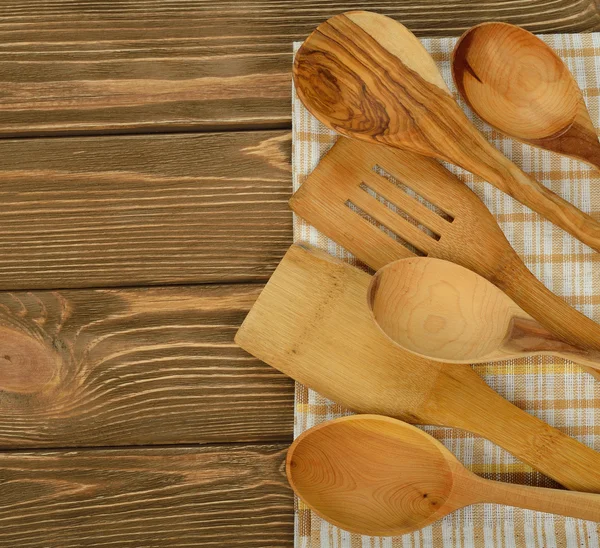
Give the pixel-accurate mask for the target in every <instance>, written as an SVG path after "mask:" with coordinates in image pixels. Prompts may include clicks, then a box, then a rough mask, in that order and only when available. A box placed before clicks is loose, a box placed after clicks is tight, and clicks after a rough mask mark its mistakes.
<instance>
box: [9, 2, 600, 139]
mask: <svg viewBox="0 0 600 548" xmlns="http://www.w3.org/2000/svg"><path fill="white" fill-rule="evenodd" d="M365 7H367V6H366V5H365V3H364V2H358V1H346V2H342V3H333V2H320V3H318V5H317V4H315V3H314V2H310V1H308V0H278V1H274V0H260V1H257V2H253V3H252V4H246V3H240V2H231V1H229V2H218V3H215V2H209V1H208V0H167V1H163V0H148V1H146V2H142V3H140V2H138V3H131V2H125V1H118V2H109V1H93V2H76V1H74V0H58V1H55V2H51V3H48V2H45V1H43V0H32V1H31V2H27V3H23V2H19V1H17V0H9V1H6V2H3V3H2V6H0V20H1V21H2V24H1V25H0V44H1V45H0V89H2V95H1V97H0V134H3V135H32V134H35V135H38V134H44V133H50V134H57V133H65V132H71V133H80V132H90V131H92V132H107V131H113V132H116V131H117V132H121V131H138V132H139V131H148V130H159V129H160V130H181V129H187V130H189V129H198V128H203V129H207V130H211V129H216V128H234V127H253V128H258V127H265V128H267V127H269V128H273V127H283V126H285V127H289V125H290V123H291V121H290V83H291V79H290V66H291V42H292V41H294V40H303V39H304V38H305V37H306V36H307V35H308V34H309V33H310V32H311V31H312V30H313V29H314V28H315V27H316V26H317V25H318V24H319V23H321V22H322V21H324V20H325V19H327V18H328V17H331V16H332V15H335V14H337V13H342V12H344V11H348V10H352V9H365ZM368 7H369V9H373V10H374V11H379V12H381V13H384V14H386V15H390V16H392V17H394V18H396V19H398V20H400V21H402V22H403V23H404V24H405V25H406V26H407V27H408V28H410V29H411V30H412V31H414V32H415V33H416V34H418V35H419V36H424V35H427V36H452V35H454V36H458V35H460V34H461V33H462V32H464V31H465V30H466V29H467V28H469V27H470V26H472V25H474V24H476V23H479V22H482V21H490V20H502V21H507V22H511V23H515V24H519V25H523V26H525V27H526V28H528V29H529V30H532V31H535V32H551V31H553V32H581V31H590V30H594V29H597V28H599V22H600V18H599V16H598V11H597V8H596V6H595V3H594V1H593V0H506V1H503V2H497V1H492V0H484V1H476V0H469V1H461V0H444V1H442V2H439V1H437V0H426V1H424V2H415V1H414V0H383V1H382V2H379V3H377V4H376V5H375V4H374V5H372V6H368Z"/></svg>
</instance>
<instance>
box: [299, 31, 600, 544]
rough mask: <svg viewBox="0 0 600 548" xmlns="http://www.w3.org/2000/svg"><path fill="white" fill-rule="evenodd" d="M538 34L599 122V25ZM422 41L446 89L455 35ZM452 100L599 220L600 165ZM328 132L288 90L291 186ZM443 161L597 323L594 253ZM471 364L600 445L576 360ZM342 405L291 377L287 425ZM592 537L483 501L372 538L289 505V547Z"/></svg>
mask: <svg viewBox="0 0 600 548" xmlns="http://www.w3.org/2000/svg"><path fill="white" fill-rule="evenodd" d="M541 38H542V39H543V40H544V41H546V42H547V43H548V44H549V45H550V46H551V47H553V48H554V50H555V51H556V52H557V53H558V54H559V55H560V56H561V57H562V58H563V59H564V61H565V62H566V63H567V65H568V67H569V69H570V70H571V72H572V73H573V74H574V76H575V78H576V79H577V81H578V83H579V85H580V87H581V89H582V90H583V94H584V97H585V100H586V102H587V105H588V108H589V110H590V114H591V117H592V120H593V122H594V124H595V126H596V127H597V128H598V127H600V112H599V108H598V103H599V99H598V95H599V93H600V83H599V82H600V33H593V34H574V35H560V34H557V35H547V36H541ZM422 41H423V43H424V45H425V46H426V48H427V49H428V50H429V52H430V53H431V54H432V55H433V58H434V59H435V60H436V62H437V63H438V65H439V67H440V70H441V71H442V75H443V76H444V79H445V80H446V82H447V83H448V85H449V86H450V88H451V89H452V90H453V92H454V93H455V88H454V85H453V83H452V77H451V73H450V54H451V52H452V49H453V47H454V44H455V42H456V39H454V38H451V39H449V38H445V39H443V38H442V39H437V38H436V39H424V40H422ZM299 46H300V44H299V43H297V44H294V50H295V51H296V50H297V49H298V47H299ZM460 104H461V106H462V107H463V109H464V110H465V111H466V112H467V114H468V116H469V118H470V119H471V120H472V121H473V122H474V123H475V125H476V126H477V127H478V128H479V129H480V130H481V131H483V133H484V134H485V135H486V137H487V138H488V139H489V140H490V141H491V142H492V144H493V145H494V146H496V147H497V148H499V149H500V150H502V151H503V153H504V154H505V155H506V156H508V157H509V158H511V159H512V160H513V161H514V162H515V163H516V164H517V165H519V166H521V167H522V168H523V170H524V171H526V172H528V173H531V174H532V175H533V176H534V177H536V178H537V179H538V180H539V181H540V182H542V183H543V184H545V185H547V186H548V187H550V188H551V189H552V190H553V191H554V192H556V193H557V194H559V195H561V196H563V197H564V198H565V199H567V200H569V201H570V202H572V203H573V204H575V205H576V206H577V207H578V208H580V209H582V210H583V211H585V212H587V213H590V214H591V215H593V216H594V217H595V218H597V219H600V173H597V172H595V171H594V170H593V169H591V168H588V167H587V166H585V165H584V164H581V163H579V162H576V161H574V160H571V159H569V158H564V157H561V156H558V155H556V154H553V153H549V152H545V151H541V150H538V149H533V148H531V147H529V146H527V145H522V144H520V143H518V142H516V141H513V140H511V139H509V138H507V137H505V136H503V135H501V134H499V133H498V132H496V131H494V130H492V129H491V128H490V127H489V126H487V125H485V124H484V123H483V122H481V121H480V120H479V119H477V118H476V117H475V116H474V115H473V114H472V113H471V112H470V111H468V109H467V107H466V106H465V105H464V103H463V102H460ZM335 139H336V137H335V134H334V133H333V132H331V131H330V130H329V129H327V128H326V127H325V126H323V125H322V124H320V123H319V122H318V121H317V120H316V119H315V118H314V117H312V116H311V115H310V114H309V113H308V112H307V110H306V109H305V108H304V106H303V105H302V104H301V103H300V101H299V100H298V98H297V96H296V95H295V93H294V94H293V178H294V190H297V189H298V188H299V186H300V185H301V184H302V182H303V181H304V180H305V179H306V177H307V175H308V174H309V173H310V172H311V171H312V169H314V167H315V166H316V164H317V163H318V162H319V159H320V158H321V157H322V156H323V154H324V153H325V152H326V151H327V150H328V149H329V148H330V147H331V146H332V145H333V143H334V142H335ZM447 167H449V168H450V169H451V171H453V172H454V173H455V174H457V175H458V176H459V177H461V178H462V179H463V180H464V181H465V182H466V183H467V184H468V185H469V186H470V187H471V188H472V189H473V190H474V191H475V192H476V193H477V195H478V196H479V197H480V198H481V199H482V200H483V201H484V202H485V204H486V206H487V207H488V208H489V209H490V211H491V212H492V213H493V214H494V215H495V217H496V219H497V220H498V222H499V224H500V226H501V227H502V229H503V230H504V233H505V234H506V236H507V238H508V240H509V241H510V242H511V244H512V245H513V247H514V248H515V249H516V251H517V252H518V253H519V255H520V256H521V257H522V258H523V259H524V261H525V263H526V264H527V266H528V267H529V268H530V269H531V271H532V272H533V273H534V274H535V275H536V276H537V277H538V278H539V279H540V280H542V281H543V282H544V283H545V284H546V285H547V286H548V287H549V288H550V289H552V290H553V291H554V292H555V293H556V294H557V295H560V296H561V297H562V298H564V299H565V300H567V301H568V302H569V304H571V306H573V307H575V308H577V309H578V310H579V311H581V312H583V313H584V314H586V315H587V316H589V317H591V318H593V319H594V320H595V321H597V322H600V255H599V254H597V253H594V252H593V251H592V250H591V249H589V248H587V247H586V246H584V245H583V244H581V243H580V242H579V241H577V240H575V239H574V238H573V237H571V236H569V235H568V234H566V233H565V232H563V231H562V230H560V229H558V228H557V227H555V226H553V225H552V224H551V223H549V222H548V221H545V220H542V219H540V217H539V216H538V215H537V214H534V213H532V212H531V211H530V210H529V209H527V208H526V207H524V206H522V205H521V204H520V203H518V202H515V201H514V200H513V199H512V198H510V197H509V196H507V195H505V194H503V193H502V192H501V191H499V190H497V189H495V188H494V187H492V186H491V185H489V184H488V183H485V182H483V181H481V180H479V179H477V178H474V177H473V176H472V175H471V174H470V173H466V172H464V171H463V170H461V169H458V168H455V167H453V166H447ZM294 239H295V241H303V240H304V241H309V242H311V243H312V244H315V245H318V246H320V247H322V248H323V249H326V250H328V251H329V252H330V253H331V254H332V255H336V256H339V257H342V258H345V259H346V260H348V261H349V262H351V263H353V264H355V261H354V260H353V258H352V256H350V255H349V254H348V253H347V252H346V251H345V250H343V249H341V248H340V247H339V246H337V245H336V244H335V243H333V242H332V241H331V240H329V239H328V238H326V237H325V236H323V235H322V234H320V233H319V232H318V231H317V230H315V229H314V228H313V227H311V226H309V225H308V224H307V223H306V222H304V221H303V220H302V219H299V218H297V217H295V219H294ZM359 266H360V265H359ZM474 367H475V370H476V371H477V372H478V373H479V374H480V375H481V376H482V377H483V378H484V379H485V381H486V382H487V383H488V384H489V385H490V386H491V387H492V388H494V389H495V390H496V391H497V392H499V393H500V394H501V395H502V396H504V397H505V398H506V399H508V400H509V401H511V402H513V403H514V404H515V405H517V406H519V407H521V408H523V409H525V410H526V411H527V412H529V413H531V414H534V415H536V416H538V417H539V418H541V419H543V420H544V421H546V422H547V423H549V424H551V425H553V426H555V427H557V428H559V429H561V430H563V431H564V432H566V433H567V434H569V435H571V436H573V437H575V438H577V439H578V440H579V441H581V442H583V443H585V444H587V445H589V446H591V447H594V448H595V449H596V450H600V383H598V382H597V381H594V379H593V378H592V377H591V376H590V375H588V374H586V373H583V372H582V371H581V370H580V369H579V367H577V366H575V365H572V364H570V363H565V362H564V361H562V360H552V359H549V358H543V359H527V360H525V359H523V360H517V361H511V362H501V363H498V364H493V365H479V366H474ZM348 413H349V412H348V411H347V410H346V409H344V408H342V407H341V406H339V405H337V404H335V403H333V402H330V401H328V400H326V399H325V398H323V397H322V396H320V395H319V394H317V393H315V392H313V391H312V390H309V389H307V388H306V387H304V386H301V385H297V387H296V409H295V416H296V421H295V434H296V435H298V434H299V433H300V432H303V431H304V430H306V429H308V428H310V427H311V426H314V425H315V424H319V423H321V422H324V421H327V420H330V419H333V418H336V417H339V416H341V415H344V414H348ZM425 429H426V430H427V431H428V432H430V433H431V434H432V435H434V436H435V437H436V438H438V439H439V440H441V441H442V442H443V443H444V444H445V445H446V446H447V447H448V448H449V449H450V450H451V451H452V452H453V453H454V454H455V455H456V456H457V457H458V458H459V459H460V460H461V461H462V462H463V463H464V464H465V465H466V466H467V467H468V468H469V469H471V470H472V471H474V472H475V473H477V474H480V475H482V476H485V477H487V478H491V479H496V480H499V481H506V482H513V483H523V484H529V485H543V486H555V485H554V484H552V482H551V481H550V480H548V479H547V478H545V477H543V476H542V475H541V474H539V473H537V472H535V471H534V470H532V469H531V468H530V467H529V466H527V465H525V464H523V463H521V462H519V461H517V460H516V459H515V458H514V457H513V456H512V455H510V454H509V453H507V452H506V451H504V450H502V449H500V448H499V447H497V446H495V445H494V444H492V443H490V442H489V441H487V440H484V439H482V438H478V437H476V436H473V435H471V434H469V433H466V432H463V431H459V430H453V429H445V428H434V427H425ZM599 537H600V527H599V525H597V524H594V523H591V522H585V521H579V520H574V519H570V518H562V517H559V516H553V515H549V514H541V513H536V512H531V511H526V510H520V509H516V508H511V507H504V506H496V505H492V504H487V505H478V506H475V507H469V508H466V509H464V510H462V511H459V512H456V513H455V514H453V515H451V516H448V517H447V518H446V519H444V520H442V521H440V522H437V523H435V524H434V525H432V526H430V527H427V528H425V529H423V530H421V531H419V532H416V533H413V534H411V535H405V536H403V537H394V538H385V539H378V538H369V537H361V536H359V535H353V534H350V533H347V532H345V531H341V530H340V529H338V528H336V527H333V526H331V525H329V524H328V523H327V522H325V521H324V520H321V519H320V518H319V517H318V516H316V515H314V514H313V513H312V512H311V511H310V510H308V509H307V508H306V507H305V506H304V505H303V504H302V502H300V501H298V502H297V507H296V546H297V547H299V548H300V547H301V548H329V547H336V548H350V547H351V548H417V547H429V546H431V547H434V548H437V547H448V548H449V547H452V548H454V547H461V548H463V547H464V548H469V547H474V548H479V547H486V548H504V547H506V548H509V547H510V548H520V547H528V548H529V547H536V548H538V547H539V548H542V547H543V548H551V547H557V548H563V547H564V548H571V547H573V548H575V547H577V548H584V547H585V548H587V547H590V548H596V547H599V546H600V540H599Z"/></svg>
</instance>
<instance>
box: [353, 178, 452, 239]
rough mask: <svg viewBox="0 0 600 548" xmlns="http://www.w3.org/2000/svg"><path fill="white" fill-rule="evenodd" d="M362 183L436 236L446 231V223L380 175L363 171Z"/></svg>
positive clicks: (447, 224)
mask: <svg viewBox="0 0 600 548" xmlns="http://www.w3.org/2000/svg"><path fill="white" fill-rule="evenodd" d="M363 182H364V183H365V184H366V185H367V186H368V187H370V188H371V189H373V190H374V191H375V192H376V193H377V194H379V195H380V196H383V197H384V198H385V199H386V200H387V201H388V202H390V203H392V204H394V205H395V206H396V207H398V208H399V209H401V210H402V211H404V212H405V213H408V214H409V215H410V216H411V217H412V218H413V219H415V220H416V221H417V222H419V223H421V224H423V225H425V226H426V227H427V228H428V229H429V230H431V231H432V232H435V233H436V234H437V235H438V236H441V235H442V234H443V233H444V230H445V229H448V226H449V223H448V221H446V220H445V219H443V218H442V217H441V216H440V215H438V214H437V213H435V211H432V210H431V209H429V208H428V207H426V206H424V205H423V204H422V203H420V202H419V201H417V200H416V198H413V197H412V196H409V195H408V194H407V193H406V192H404V191H403V190H401V189H400V188H398V187H397V186H396V185H395V184H394V183H392V182H391V181H388V180H387V179H386V178H385V177H383V176H382V175H379V174H378V173H375V172H374V171H371V170H364V171H363Z"/></svg>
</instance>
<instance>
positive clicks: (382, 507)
mask: <svg viewBox="0 0 600 548" xmlns="http://www.w3.org/2000/svg"><path fill="white" fill-rule="evenodd" d="M286 471H287V476H288V480H289V482H290V485H291V486H292V488H293V489H294V491H295V492H296V493H297V494H298V496H299V497H300V498H302V500H303V501H304V502H305V503H306V504H307V505H308V506H309V507H310V508H311V509H312V510H314V511H315V512H316V513H317V514H319V515H320V516H321V517H323V518H324V519H326V520H327V521H329V522H331V523H333V524H334V525H336V526H338V527H341V528H342V529H346V530H348V531H352V532H355V533H359V534H363V535H377V536H391V535H402V534H405V533H410V532H411V531H415V530H418V529H421V528H422V527H425V526H426V525H429V524H430V523H433V522H434V521H437V520H438V519H440V518H442V517H444V516H445V515H446V514H449V513H450V512H453V511H455V510H457V509H459V508H462V507H464V506H468V505H470V504H475V503H479V502H497V503H502V504H509V505H511V506H520V507H522V508H531V509H534V510H541V511H546V512H554V513H560V514H564V515H568V516H572V517H580V518H583V519H593V520H595V521H597V520H598V519H600V495H594V494H589V493H576V492H568V491H559V490H556V489H542V488H536V487H525V486H520V485H509V484H503V483H499V482H494V481H489V480H485V479H482V478H479V477H478V476H476V475H475V474H473V473H472V472H470V471H468V470H467V469H465V468H464V467H463V466H462V464H461V463H460V462H459V461H458V460H457V459H456V457H455V456H454V455H453V454H452V453H451V452H450V451H448V449H446V448H445V447H444V446H443V445H442V444H441V443H440V442H439V441H437V440H436V439H435V438H433V437H431V436H430V435H429V434H427V433H425V432H423V431H422V430H419V429H418V428H416V427H415V426H411V425H410V424H407V423H404V422H401V421H399V420H396V419H392V418H388V417H383V416H379V415H355V416H352V417H344V418H341V419H336V420H333V421H330V422H327V423H324V424H321V425H319V426H316V427H314V428H311V429H310V430H308V431H307V432H304V433H303V434H301V435H300V436H299V437H298V439H296V441H295V442H294V443H293V444H292V446H291V447H290V449H289V451H288V455H287V462H286Z"/></svg>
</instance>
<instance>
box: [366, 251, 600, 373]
mask: <svg viewBox="0 0 600 548" xmlns="http://www.w3.org/2000/svg"><path fill="white" fill-rule="evenodd" d="M367 295H368V297H367V300H368V304H369V308H370V309H371V312H372V314H373V318H374V319H375V322H376V323H377V325H379V327H380V328H381V329H382V331H383V332H384V333H385V334H386V335H387V336H388V337H389V338H390V339H391V340H392V341H393V342H395V343H396V344H398V345H400V346H401V347H403V348H405V349H406V350H409V351H411V352H413V353H415V354H418V355H420V356H425V357H427V358H431V359H433V360H438V361H443V362H448V363H465V362H469V363H485V362H492V361H498V360H506V359H513V358H521V357H524V356H533V355H553V356H558V357H560V358H564V359H567V360H572V361H574V362H577V363H579V364H581V365H587V366H590V367H594V368H596V369H600V352H597V351H594V350H585V349H581V348H577V347H575V346H572V345H570V344H568V343H566V342H564V341H562V340H561V339H560V338H558V337H557V336H556V335H555V334H553V333H552V332H550V331H548V330H547V329H546V328H544V327H543V326H542V325H541V324H539V323H538V322H537V321H536V320H534V319H533V318H532V317H531V316H530V315H529V314H527V313H526V312H525V311H524V310H522V309H521V308H520V307H519V306H518V305H517V304H516V303H515V302H514V301H512V300H511V298H510V297H509V296H508V295H506V293H504V292H503V291H502V290H501V289H499V288H498V287H496V286H495V285H494V284H492V283H491V282H489V281H488V280H486V279H485V278H483V277H482V276H480V275H479V274H476V273H475V272H472V271H471V270H469V269H467V268H465V267H463V266H459V265H457V264H455V263H451V262H449V261H444V260H442V259H432V258H426V257H414V258H409V259H401V260H399V261H394V262H392V263H390V264H388V265H387V266H384V267H383V268H382V269H381V270H379V271H378V272H377V274H375V276H374V277H373V280H372V281H371V285H370V287H369V291H368V294H367Z"/></svg>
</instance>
